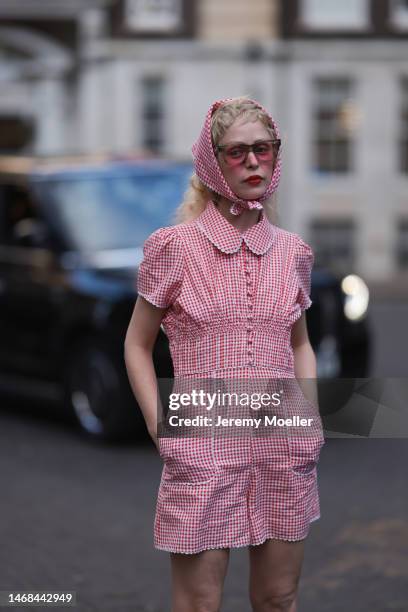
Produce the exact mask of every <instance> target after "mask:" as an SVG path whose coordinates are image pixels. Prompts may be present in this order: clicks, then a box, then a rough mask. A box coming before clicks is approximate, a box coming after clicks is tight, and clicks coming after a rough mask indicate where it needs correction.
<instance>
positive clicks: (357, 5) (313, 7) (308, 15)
mask: <svg viewBox="0 0 408 612" xmlns="http://www.w3.org/2000/svg"><path fill="white" fill-rule="evenodd" d="M369 9H370V6H369V0H341V2H339V0H301V2H300V13H299V19H300V25H301V26H302V27H305V28H311V29H324V30H326V29H329V30H354V29H357V30H361V29H366V28H367V26H368V24H369V18H370V17H369Z"/></svg>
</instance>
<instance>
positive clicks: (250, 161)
mask: <svg viewBox="0 0 408 612" xmlns="http://www.w3.org/2000/svg"><path fill="white" fill-rule="evenodd" d="M246 165H247V166H249V167H251V168H252V167H254V166H257V165H258V158H257V156H256V155H255V153H254V152H253V151H249V153H248V155H247V158H246Z"/></svg>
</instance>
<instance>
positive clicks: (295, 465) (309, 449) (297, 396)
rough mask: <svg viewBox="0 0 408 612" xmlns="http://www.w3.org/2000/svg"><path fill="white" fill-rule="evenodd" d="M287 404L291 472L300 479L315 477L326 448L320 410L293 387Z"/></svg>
mask: <svg viewBox="0 0 408 612" xmlns="http://www.w3.org/2000/svg"><path fill="white" fill-rule="evenodd" d="M284 404H285V414H286V419H287V422H288V425H287V429H286V431H287V436H288V447H289V454H290V467H291V470H292V472H293V473H294V474H297V475H299V476H309V475H312V474H314V472H315V470H316V466H317V463H318V462H319V458H320V451H321V449H322V447H323V445H324V444H325V438H324V433H323V424H322V420H321V417H320V413H319V410H318V408H317V407H316V406H315V405H314V404H312V403H311V402H310V401H309V400H308V399H306V398H305V396H304V395H303V393H302V391H301V390H300V389H299V388H297V387H295V386H293V385H292V386H291V392H290V393H289V394H288V396H287V400H286V401H285V402H284Z"/></svg>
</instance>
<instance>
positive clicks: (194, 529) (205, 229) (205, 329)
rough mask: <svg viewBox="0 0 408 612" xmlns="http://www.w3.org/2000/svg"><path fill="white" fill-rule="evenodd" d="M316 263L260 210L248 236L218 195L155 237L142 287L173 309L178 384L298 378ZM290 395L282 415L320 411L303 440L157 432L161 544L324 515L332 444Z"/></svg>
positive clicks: (189, 545) (195, 542) (303, 526)
mask: <svg viewBox="0 0 408 612" xmlns="http://www.w3.org/2000/svg"><path fill="white" fill-rule="evenodd" d="M312 265H313V254H312V251H311V249H310V247H309V246H308V245H307V244H305V243H304V242H303V241H302V240H301V238H300V237H299V236H297V235H296V234H293V233H290V232H287V231H285V230H283V229H280V228H278V227H276V226H274V225H272V224H271V223H270V222H269V221H268V219H267V217H266V216H265V215H264V213H263V211H261V219H260V221H259V222H258V223H256V224H255V225H254V226H252V227H251V228H250V229H248V230H246V231H245V232H244V233H240V232H239V231H238V230H237V229H236V228H235V227H234V226H233V225H231V224H230V223H229V222H228V221H227V220H226V219H225V217H223V215H222V214H221V213H220V211H219V210H218V209H217V207H216V205H215V204H214V203H213V202H212V201H209V202H208V203H207V206H206V209H205V210H204V211H203V212H202V213H201V215H200V216H199V217H197V218H196V219H195V220H193V221H191V222H189V223H185V224H180V225H176V226H169V227H163V228H160V229H158V230H156V231H155V232H154V233H153V234H151V235H150V236H149V238H148V239H147V240H146V241H145V244H144V259H143V262H142V263H141V265H140V268H139V273H138V280H137V287H138V293H139V295H141V296H143V297H144V298H145V299H146V300H148V301H149V302H151V303H152V304H154V305H155V306H158V307H160V308H167V310H166V313H165V316H164V318H163V321H162V323H163V327H164V329H165V331H166V333H167V335H168V338H169V345H170V352H171V356H172V361H173V366H174V378H175V387H174V388H176V387H177V384H178V381H181V380H186V379H188V377H192V378H194V379H202V380H203V388H205V387H206V386H208V384H209V383H208V381H210V380H216V382H217V383H219V382H220V381H221V382H223V390H225V389H228V390H229V391H233V390H234V389H236V388H237V387H240V388H241V387H242V381H245V380H246V381H248V382H250V383H251V385H252V387H253V388H255V385H256V381H257V380H259V382H260V383H262V385H263V387H262V388H263V389H264V388H265V384H266V382H267V381H268V380H275V379H283V380H287V381H289V380H291V381H292V382H295V380H294V378H295V374H294V359H293V352H292V348H291V342H290V334H291V328H292V325H293V323H294V322H295V321H296V320H297V319H298V318H299V317H300V316H301V312H302V310H303V309H305V308H308V307H309V306H310V304H311V300H310V298H309V292H310V272H311V267H312ZM262 385H261V386H262ZM281 386H282V385H281ZM218 389H219V387H218ZM213 390H216V389H213ZM258 390H259V389H258ZM289 397H291V402H290V406H289V409H290V408H292V413H291V414H290V413H289V411H288V410H289V409H288V402H286V403H285V402H283V403H282V408H281V410H282V411H283V412H281V413H280V414H277V416H281V417H288V416H293V415H300V416H305V415H306V413H307V416H308V417H310V416H313V417H314V419H313V425H312V428H310V429H309V435H307V436H304V435H303V436H299V437H296V436H294V435H293V434H292V431H291V432H290V434H291V435H289V434H287V435H282V434H281V435H280V436H277V435H270V436H263V437H262V436H259V435H256V431H253V433H252V434H251V435H247V436H235V437H234V436H229V437H228V436H225V435H224V436H221V435H210V436H208V435H207V436H201V437H199V438H192V437H184V438H180V437H179V438H169V437H167V438H159V446H160V454H161V457H162V458H163V461H164V465H163V471H162V477H161V482H160V487H159V492H158V499H157V506H156V516H155V523H154V545H155V547H156V548H158V549H161V550H165V551H170V552H178V553H187V554H188V553H190V554H191V553H198V552H200V551H202V550H205V549H213V548H230V547H240V546H247V545H256V544H261V543H262V542H264V541H265V540H267V539H268V538H276V539H281V540H291V541H294V540H301V539H303V538H305V537H306V535H307V534H308V531H309V526H310V523H311V522H312V521H315V520H317V519H318V518H320V506H319V494H318V486H317V463H318V460H319V454H320V450H321V447H322V446H323V444H324V442H325V440H324V436H323V430H322V424H321V419H320V416H319V413H318V411H317V410H316V409H315V408H314V407H313V406H312V405H311V404H310V403H309V402H307V401H303V400H304V397H303V395H302V394H301V393H297V392H296V391H294V390H293V392H291V393H290V394H289ZM218 411H219V412H221V409H220V408H218ZM313 412H314V414H313V415H312V413H313ZM207 414H208V413H207ZM228 416H231V412H228ZM214 430H215V427H213V428H212V429H211V431H212V432H214ZM285 431H286V432H288V428H286V429H285Z"/></svg>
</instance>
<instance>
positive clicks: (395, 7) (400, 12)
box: [390, 0, 408, 30]
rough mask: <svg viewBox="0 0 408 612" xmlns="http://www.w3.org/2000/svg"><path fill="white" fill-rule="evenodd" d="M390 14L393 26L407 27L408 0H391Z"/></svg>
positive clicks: (404, 28)
mask: <svg viewBox="0 0 408 612" xmlns="http://www.w3.org/2000/svg"><path fill="white" fill-rule="evenodd" d="M390 15H391V22H392V25H393V26H395V27H397V28H401V29H403V30H406V29H408V0H391V5H390Z"/></svg>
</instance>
